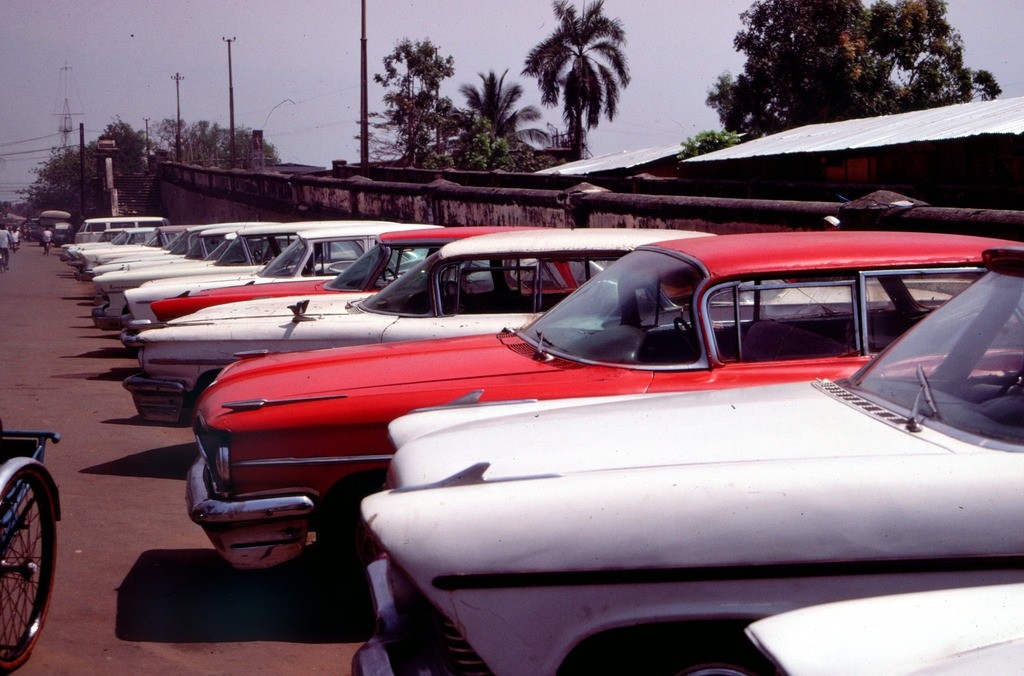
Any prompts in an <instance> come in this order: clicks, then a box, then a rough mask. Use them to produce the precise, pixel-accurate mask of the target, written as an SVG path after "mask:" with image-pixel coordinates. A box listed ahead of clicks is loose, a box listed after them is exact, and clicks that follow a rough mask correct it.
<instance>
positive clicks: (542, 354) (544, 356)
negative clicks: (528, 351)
mask: <svg viewBox="0 0 1024 676" xmlns="http://www.w3.org/2000/svg"><path fill="white" fill-rule="evenodd" d="M544 343H547V344H548V345H550V344H551V341H550V340H548V339H547V338H545V337H544V332H543V331H538V332H537V351H536V352H534V353H533V358H534V359H536V360H537V361H551V360H552V359H554V357H552V356H551V355H550V354H548V351H547V350H546V349H544Z"/></svg>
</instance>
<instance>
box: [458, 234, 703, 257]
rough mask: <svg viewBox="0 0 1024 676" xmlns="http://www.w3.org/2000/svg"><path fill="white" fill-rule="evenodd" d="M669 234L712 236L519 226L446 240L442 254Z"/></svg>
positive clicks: (587, 246) (629, 244) (581, 247)
mask: <svg viewBox="0 0 1024 676" xmlns="http://www.w3.org/2000/svg"><path fill="white" fill-rule="evenodd" d="M668 237H681V238H685V237H699V238H703V237H708V238H709V239H715V237H714V236H712V235H709V233H706V232H696V231H693V230H662V229H652V228H575V229H570V228H539V229H536V230H515V231H511V232H501V233H493V234H490V235H480V236H479V237H469V238H467V239H460V240H457V241H455V242H451V243H450V244H446V245H445V246H443V247H442V248H441V250H440V251H439V254H440V257H441V258H449V257H452V256H472V255H476V254H487V253H491V252H494V251H508V252H516V253H531V252H536V253H540V252H547V251H559V250H565V251H625V250H631V249H634V248H636V247H638V246H641V245H644V244H651V243H653V242H657V241H661V240H664V239H666V238H668Z"/></svg>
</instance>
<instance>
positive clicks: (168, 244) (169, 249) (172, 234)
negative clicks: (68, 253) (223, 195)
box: [69, 225, 192, 282]
mask: <svg viewBox="0 0 1024 676" xmlns="http://www.w3.org/2000/svg"><path fill="white" fill-rule="evenodd" d="M191 227H192V226H188V225H162V226H158V227H156V228H153V229H152V232H151V233H150V235H149V237H148V238H146V240H145V241H143V242H142V243H134V242H125V243H123V244H122V245H120V246H113V247H108V248H105V249H104V248H100V249H92V248H89V249H85V250H84V251H80V254H81V256H80V261H78V262H77V263H76V262H75V261H69V264H71V265H72V266H75V267H77V268H78V269H77V270H76V272H75V279H77V280H79V281H83V282H87V281H91V280H92V279H93V278H94V277H95V276H96V273H95V270H96V268H97V267H99V266H102V265H105V264H106V263H108V262H111V261H115V260H116V261H127V260H133V261H140V260H145V259H147V258H148V259H152V260H156V259H159V258H167V257H169V256H172V255H173V253H174V252H175V251H178V252H181V253H183V252H184V246H185V244H184V242H182V243H181V244H180V246H179V248H178V249H177V250H176V249H175V245H176V244H179V242H180V241H181V240H182V239H183V238H184V237H186V235H187V233H188V231H189V229H190V228H191ZM138 230H143V228H138ZM83 246H85V245H83ZM168 260H170V259H169V258H168Z"/></svg>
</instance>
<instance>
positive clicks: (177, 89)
mask: <svg viewBox="0 0 1024 676" xmlns="http://www.w3.org/2000/svg"><path fill="white" fill-rule="evenodd" d="M171 79H172V80H174V94H175V98H176V99H177V101H178V126H177V127H176V131H175V132H174V161H175V162H181V81H182V80H184V79H185V78H184V77H182V76H181V75H179V74H178V73H175V74H174V76H173V77H172V78H171Z"/></svg>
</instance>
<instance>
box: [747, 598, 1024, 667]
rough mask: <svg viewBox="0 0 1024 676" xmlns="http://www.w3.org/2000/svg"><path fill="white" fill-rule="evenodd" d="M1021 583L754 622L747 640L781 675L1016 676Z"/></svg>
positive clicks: (1023, 631)
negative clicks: (1008, 675) (917, 675)
mask: <svg viewBox="0 0 1024 676" xmlns="http://www.w3.org/2000/svg"><path fill="white" fill-rule="evenodd" d="M1022 604H1024V584H1007V585H993V586H986V587H966V588H962V589H943V590H938V591H929V592H917V593H916V594H895V595H893V596H879V597H873V598H866V599H857V600H854V601H840V602H837V603H826V604H823V605H820V606H811V607H809V608H801V609H799V610H791V611H789V612H788V613H782V614H781V615H775V616H773V617H768V618H765V619H763V620H758V621H757V622H755V623H753V624H752V625H750V626H749V627H747V635H748V636H749V637H750V639H751V640H752V641H753V642H754V644H755V645H757V646H758V647H759V648H760V649H761V651H762V652H763V653H764V654H765V655H767V656H768V657H769V658H770V659H771V661H772V662H773V663H774V664H775V665H776V668H777V669H778V673H779V674H784V675H786V676H818V675H819V674H828V675H829V676H845V675H849V676H858V675H859V674H892V675H893V676H896V675H898V674H906V675H908V676H909V675H910V674H932V675H934V676H938V675H939V674H946V675H952V674H962V675H963V676H968V675H970V676H974V675H975V674H1018V673H1020V672H1021V670H1022V666H1024V623H1022V622H1021V610H1020V609H1021V606H1022Z"/></svg>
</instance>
